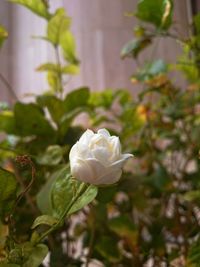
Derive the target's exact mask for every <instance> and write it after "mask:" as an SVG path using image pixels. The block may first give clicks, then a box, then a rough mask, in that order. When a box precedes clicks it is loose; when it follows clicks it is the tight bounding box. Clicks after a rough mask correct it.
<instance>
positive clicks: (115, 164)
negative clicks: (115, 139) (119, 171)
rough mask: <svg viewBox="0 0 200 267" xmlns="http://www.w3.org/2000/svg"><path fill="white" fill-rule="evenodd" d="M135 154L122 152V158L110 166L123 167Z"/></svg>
mask: <svg viewBox="0 0 200 267" xmlns="http://www.w3.org/2000/svg"><path fill="white" fill-rule="evenodd" d="M132 157H133V155H132V154H122V155H121V158H120V159H119V160H117V161H115V162H114V163H112V165H111V166H110V167H118V168H122V167H123V165H124V163H125V162H126V161H127V160H128V159H129V158H132Z"/></svg>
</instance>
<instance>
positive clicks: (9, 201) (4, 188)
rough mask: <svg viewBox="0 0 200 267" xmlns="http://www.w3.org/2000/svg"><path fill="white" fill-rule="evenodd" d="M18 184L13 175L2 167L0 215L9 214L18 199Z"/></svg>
mask: <svg viewBox="0 0 200 267" xmlns="http://www.w3.org/2000/svg"><path fill="white" fill-rule="evenodd" d="M16 189H17V183H16V179H15V176H14V174H13V173H11V172H8V171H6V170H4V169H2V168H1V167H0V215H1V216H2V215H4V214H5V213H8V212H9V211H10V210H11V208H12V205H13V203H14V200H15V199H16Z"/></svg>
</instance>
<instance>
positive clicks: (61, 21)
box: [47, 8, 70, 45]
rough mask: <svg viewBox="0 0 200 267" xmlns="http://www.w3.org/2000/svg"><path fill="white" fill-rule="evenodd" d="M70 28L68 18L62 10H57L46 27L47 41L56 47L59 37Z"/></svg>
mask: <svg viewBox="0 0 200 267" xmlns="http://www.w3.org/2000/svg"><path fill="white" fill-rule="evenodd" d="M69 27H70V18H69V17H67V16H66V14H65V10H64V8H59V9H57V11H56V13H55V15H54V16H53V17H52V18H51V19H50V20H49V23H48V27H47V36H48V39H49V40H50V41H51V42H52V43H53V44H54V45H58V44H59V41H60V37H61V36H62V34H63V33H65V32H67V31H68V30H69Z"/></svg>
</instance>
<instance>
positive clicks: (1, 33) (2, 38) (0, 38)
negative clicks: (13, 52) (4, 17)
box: [0, 25, 8, 48]
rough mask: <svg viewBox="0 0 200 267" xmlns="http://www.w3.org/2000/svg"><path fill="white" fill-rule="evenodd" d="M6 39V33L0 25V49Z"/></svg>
mask: <svg viewBox="0 0 200 267" xmlns="http://www.w3.org/2000/svg"><path fill="white" fill-rule="evenodd" d="M7 38H8V32H7V31H6V30H5V28H4V27H3V26H2V25H0V48H1V47H2V45H3V43H4V41H5V40H6V39H7Z"/></svg>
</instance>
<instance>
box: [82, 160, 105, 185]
mask: <svg viewBox="0 0 200 267" xmlns="http://www.w3.org/2000/svg"><path fill="white" fill-rule="evenodd" d="M86 162H87V163H88V165H90V167H91V169H92V172H93V173H94V179H95V180H98V179H99V177H101V176H103V175H105V174H106V173H107V168H106V167H104V166H103V165H102V164H101V162H99V161H98V160H96V159H93V158H89V159H87V160H86Z"/></svg>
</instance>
